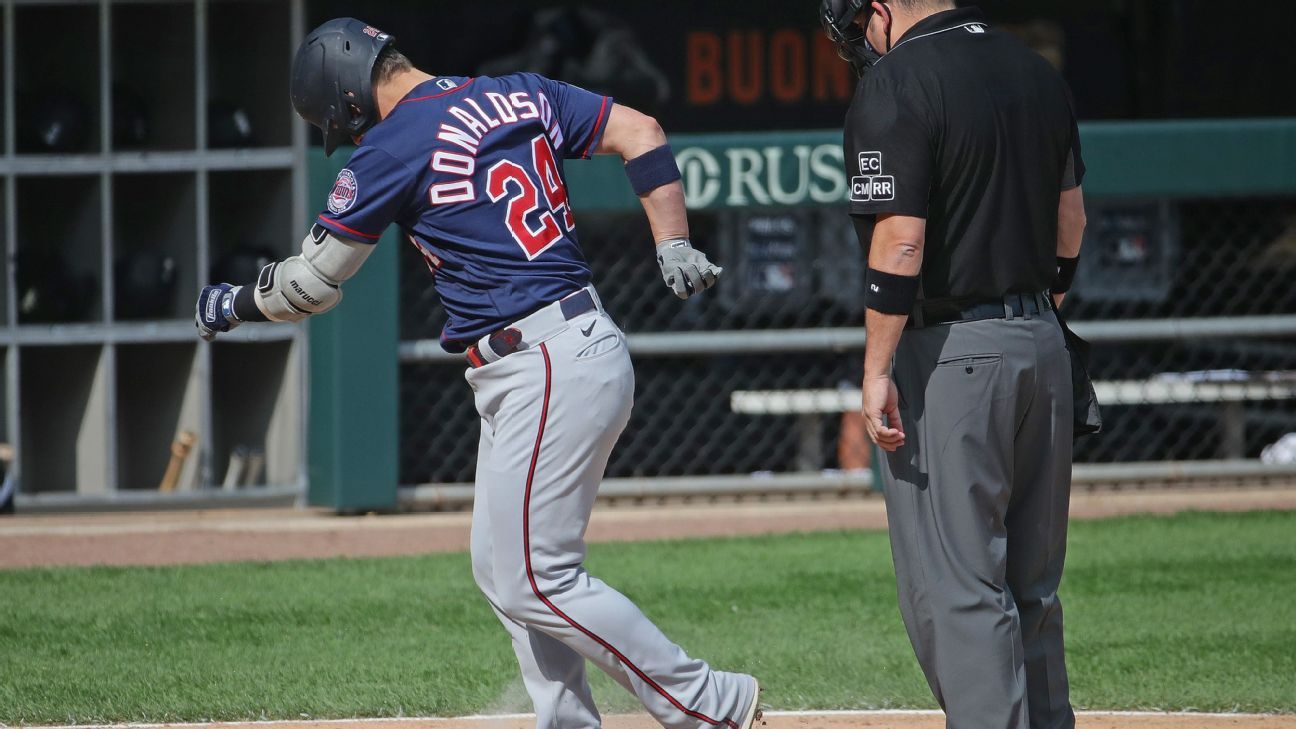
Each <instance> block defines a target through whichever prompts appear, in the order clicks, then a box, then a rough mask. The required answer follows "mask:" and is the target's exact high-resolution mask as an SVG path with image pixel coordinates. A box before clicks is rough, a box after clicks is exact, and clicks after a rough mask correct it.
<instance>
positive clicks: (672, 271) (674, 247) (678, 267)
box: [657, 238, 724, 299]
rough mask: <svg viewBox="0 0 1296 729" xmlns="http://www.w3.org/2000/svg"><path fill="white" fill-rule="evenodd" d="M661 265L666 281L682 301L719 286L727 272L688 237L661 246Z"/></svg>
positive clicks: (659, 257)
mask: <svg viewBox="0 0 1296 729" xmlns="http://www.w3.org/2000/svg"><path fill="white" fill-rule="evenodd" d="M657 265H658V266H660V267H661V272H662V280H663V281H665V282H666V285H667V286H669V287H671V290H672V291H674V292H675V295H676V296H678V297H680V298H681V299H687V298H688V297H690V296H692V295H693V294H696V293H697V292H699V291H706V290H707V289H709V288H711V287H712V286H715V283H716V280H717V279H719V278H720V273H721V272H722V271H724V269H723V268H721V267H719V266H717V265H715V264H714V263H712V262H711V261H708V260H707V257H706V254H705V253H703V252H702V251H699V250H696V249H694V248H693V246H692V245H691V244H689V242H688V238H671V239H670V240H664V241H662V242H661V243H658V244H657Z"/></svg>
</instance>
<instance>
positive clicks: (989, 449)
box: [821, 0, 1084, 729]
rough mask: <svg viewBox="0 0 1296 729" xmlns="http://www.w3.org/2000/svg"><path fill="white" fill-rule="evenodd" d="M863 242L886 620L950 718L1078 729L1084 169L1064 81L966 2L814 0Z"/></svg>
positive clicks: (1009, 726) (867, 390)
mask: <svg viewBox="0 0 1296 729" xmlns="http://www.w3.org/2000/svg"><path fill="white" fill-rule="evenodd" d="M821 19H822V21H823V23H824V26H825V29H826V30H827V32H828V34H829V36H830V37H831V38H832V39H833V40H834V41H835V42H836V43H837V45H838V49H839V51H840V52H841V54H842V55H843V57H845V58H846V59H847V60H849V61H851V63H852V65H854V66H855V68H856V70H857V71H858V72H859V73H860V74H861V76H862V78H861V79H860V82H859V84H858V86H857V87H856V90H855V98H854V101H853V102H852V104H851V107H850V110H849V112H848V114H847V118H846V130H845V150H846V166H847V175H848V177H850V178H851V192H850V213H851V215H852V217H853V218H854V220H855V223H856V228H857V230H858V232H859V234H860V240H861V242H862V244H863V245H864V246H865V248H866V249H867V251H868V253H867V255H868V265H869V270H868V274H867V290H866V292H865V301H866V305H867V309H868V310H867V313H866V324H867V328H868V344H867V348H866V351H865V356H864V385H863V386H864V407H863V415H864V418H865V420H866V423H867V428H868V431H869V435H870V437H871V438H872V440H873V441H874V442H875V443H877V444H878V446H879V447H881V448H882V449H883V450H884V451H886V459H885V463H884V465H883V468H882V472H883V480H884V486H885V490H886V505H887V515H888V520H889V523H890V531H891V551H892V556H893V558H894V560H895V569H896V583H897V587H898V595H899V602H900V612H901V614H902V615H903V617H904V623H905V627H906V629H907V630H908V632H909V639H910V641H911V642H912V644H913V647H914V651H915V653H917V656H918V662H919V663H920V664H921V665H922V669H923V673H924V674H925V675H926V677H927V681H928V683H929V684H930V685H931V689H932V693H933V694H935V696H936V700H937V701H938V702H940V705H941V707H942V708H943V709H944V710H945V713H946V716H947V725H948V726H949V727H951V728H952V729H958V728H961V727H966V728H968V729H973V728H975V729H1025V727H1028V726H1029V727H1032V729H1045V728H1046V727H1047V728H1049V729H1053V728H1058V727H1061V728H1069V727H1073V726H1074V725H1075V715H1074V713H1073V712H1072V710H1071V705H1070V701H1069V700H1068V698H1067V675H1066V663H1065V660H1064V658H1063V643H1062V606H1061V603H1060V602H1059V600H1058V594H1057V590H1058V582H1059V581H1060V579H1061V576H1062V562H1063V556H1064V553H1065V550H1066V530H1067V503H1068V496H1069V492H1070V485H1071V437H1072V391H1071V369H1070V361H1069V356H1068V354H1067V351H1066V349H1065V345H1064V343H1063V337H1062V332H1061V330H1060V328H1059V324H1058V320H1057V318H1056V316H1055V315H1054V313H1053V306H1055V305H1057V304H1060V303H1061V299H1062V296H1063V294H1064V292H1065V291H1066V290H1067V288H1068V287H1069V285H1070V279H1071V278H1072V276H1074V273H1075V264H1076V257H1077V256H1078V254H1079V251H1080V240H1081V234H1082V232H1083V230H1084V206H1083V199H1082V194H1081V191H1080V182H1081V180H1082V178H1083V176H1084V165H1083V163H1082V162H1081V159H1080V146H1079V138H1078V133H1077V130H1076V123H1075V115H1074V113H1073V111H1072V108H1071V103H1070V97H1069V94H1068V92H1067V89H1066V87H1065V84H1064V83H1063V81H1062V79H1061V77H1060V76H1059V75H1058V74H1057V72H1056V71H1055V70H1054V69H1053V68H1052V67H1051V66H1050V65H1049V64H1048V63H1047V62H1046V61H1045V60H1044V59H1043V58H1041V57H1039V56H1038V55H1036V54H1035V53H1033V52H1032V51H1030V50H1029V49H1028V48H1026V46H1024V45H1022V44H1021V43H1020V42H1018V41H1017V40H1015V39H1014V38H1012V37H1010V36H1008V35H1006V34H1004V33H1000V32H997V31H995V30H992V29H991V28H989V27H988V26H987V25H986V24H985V22H984V21H983V19H982V15H981V14H980V12H979V11H978V10H976V9H975V8H963V9H955V8H954V3H953V2H948V1H946V2H940V1H938V0H892V1H891V2H871V3H870V2H867V1H866V0H824V1H823V6H822V8H821Z"/></svg>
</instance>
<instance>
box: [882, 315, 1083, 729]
mask: <svg viewBox="0 0 1296 729" xmlns="http://www.w3.org/2000/svg"><path fill="white" fill-rule="evenodd" d="M1070 378H1071V365H1070V360H1069V359H1068V356H1067V352H1066V350H1065V349H1064V345H1063V342H1062V334H1061V332H1060V330H1059V329H1058V324H1057V320H1056V319H1055V317H1054V315H1053V314H1052V313H1051V312H1049V313H1046V314H1044V315H1041V316H1037V317H1035V318H1031V319H1012V320H1003V319H992V320H987V321H976V322H967V323H960V324H951V325H947V326H936V327H930V328H927V329H916V330H907V331H905V333H904V335H903V337H902V338H901V340H900V345H899V347H898V349H897V352H896V358H895V381H896V387H897V388H898V389H899V391H900V418H901V422H902V423H903V425H904V430H905V435H906V444H905V445H904V446H903V447H902V448H900V449H898V450H897V451H896V452H895V453H891V454H888V455H887V458H886V462H885V464H884V467H883V469H882V470H883V483H884V487H885V489H886V505H887V520H888V523H889V525H890V533H891V552H892V556H893V557H894V559H895V569H896V582H897V587H898V593H899V600H900V612H901V614H902V615H903V617H904V623H905V628H906V629H907V630H908V631H909V640H910V641H911V642H912V643H913V647H914V651H915V652H916V653H917V655H918V662H919V663H920V664H921V665H922V669H923V673H924V674H926V676H927V682H928V683H929V684H930V685H931V689H932V693H933V694H935V696H936V700H937V701H939V702H940V705H941V708H943V709H945V712H946V715H947V726H949V727H950V728H951V729H1025V728H1026V727H1027V726H1029V727H1031V729H1064V728H1065V729H1069V728H1070V727H1073V726H1074V725H1075V715H1074V714H1073V712H1072V711H1071V705H1070V702H1069V700H1068V698H1067V675H1066V663H1065V661H1064V659H1063V645H1062V604H1061V603H1060V602H1059V601H1058V594H1057V590H1058V582H1059V581H1060V580H1061V578H1062V561H1063V557H1064V555H1065V552H1066V532H1067V509H1068V497H1069V494H1070V488H1071V427H1072V426H1071V403H1072V398H1071V379H1070Z"/></svg>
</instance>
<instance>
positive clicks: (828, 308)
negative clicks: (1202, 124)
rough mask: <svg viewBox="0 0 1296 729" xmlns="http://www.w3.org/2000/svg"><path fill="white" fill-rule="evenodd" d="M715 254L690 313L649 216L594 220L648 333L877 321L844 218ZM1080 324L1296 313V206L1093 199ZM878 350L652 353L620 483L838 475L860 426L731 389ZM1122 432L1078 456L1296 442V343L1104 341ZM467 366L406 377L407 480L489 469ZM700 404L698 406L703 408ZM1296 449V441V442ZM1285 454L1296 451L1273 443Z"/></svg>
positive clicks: (588, 228) (1150, 455)
mask: <svg viewBox="0 0 1296 729" xmlns="http://www.w3.org/2000/svg"><path fill="white" fill-rule="evenodd" d="M691 223H692V228H693V240H694V243H695V245H696V246H697V247H699V248H701V249H702V250H705V251H707V252H708V253H709V254H712V257H713V258H714V259H715V260H717V261H719V262H720V263H721V264H722V265H724V266H725V268H726V272H725V277H724V280H723V281H722V284H721V286H720V287H718V288H717V289H715V290H714V291H712V292H709V293H708V294H707V295H705V296H702V297H698V298H695V299H692V300H689V301H687V302H681V301H679V300H677V299H675V298H674V297H673V296H671V295H670V293H669V292H668V291H667V290H666V288H665V287H664V285H663V284H662V282H661V280H660V275H659V273H658V270H657V266H656V263H655V261H654V259H653V255H652V249H651V240H650V237H649V232H648V228H647V223H646V222H645V220H644V218H643V216H642V215H641V214H638V213H633V214H632V213H617V214H590V215H583V216H581V217H580V235H581V240H582V244H583V247H584V249H585V251H586V253H587V255H588V257H589V262H590V265H591V267H592V268H593V270H594V281H595V284H596V285H597V286H598V289H599V293H600V295H601V296H602V298H603V301H604V304H605V306H606V308H607V309H608V311H609V313H610V314H611V315H612V317H613V318H614V319H615V320H616V321H617V322H618V323H620V325H621V326H622V328H623V329H625V331H626V332H627V333H628V334H631V335H632V337H633V335H635V334H640V333H653V332H695V333H702V332H707V331H720V330H737V331H745V332H753V333H756V332H760V331H763V330H788V329H823V328H837V327H859V326H860V325H861V324H862V321H863V309H862V303H861V288H862V286H861V282H862V279H863V270H864V265H863V261H862V260H861V255H860V251H859V246H858V244H857V243H856V242H855V234H854V231H853V230H852V229H851V226H850V224H849V221H848V220H847V219H846V217H845V216H844V215H843V214H842V213H841V212H840V211H837V210H832V209H825V208H818V209H804V210H800V209H795V210H780V211H738V212H732V211H726V212H708V213H698V214H694V215H693V216H692V218H691ZM1085 245H1086V248H1085V253H1084V256H1083V257H1082V268H1081V271H1080V273H1079V276H1078V278H1077V284H1076V286H1075V292H1074V294H1072V296H1071V297H1070V299H1069V301H1068V305H1067V313H1068V315H1069V318H1070V320H1071V321H1072V322H1073V323H1074V322H1081V323H1083V322H1095V321H1103V322H1112V323H1121V322H1137V321H1140V320H1152V319H1203V318H1213V317H1243V316H1260V315H1265V316H1267V315H1280V314H1296V285H1294V283H1296V199H1291V198H1281V199H1235V200H1176V201H1164V200H1150V201H1129V200H1112V201H1101V200H1095V201H1091V205H1090V225H1089V236H1088V238H1087V240H1086V244H1085ZM400 285H401V304H402V311H401V338H402V340H422V339H435V338H436V337H437V335H438V334H439V332H440V329H441V325H442V323H443V320H444V317H443V314H442V312H441V310H440V307H439V306H438V305H437V303H436V296H435V293H434V291H433V289H432V286H431V280H430V277H429V274H428V272H427V269H426V268H425V266H424V264H423V262H422V258H421V256H420V255H419V254H418V252H417V251H415V250H414V249H413V248H412V247H409V248H408V250H405V251H403V252H402V261H401V283H400ZM860 356H861V353H860V352H859V351H833V350H823V351H807V352H795V353H776V354H772V353H751V352H747V353H744V352H741V351H737V352H729V353H724V354H714V355H708V356H689V357H684V356H644V355H636V357H635V374H636V398H635V400H636V406H635V409H634V413H633V415H632V417H631V420H630V424H629V426H628V428H627V430H626V432H625V434H624V435H623V436H622V438H621V441H620V443H619V444H618V446H617V449H616V450H615V451H614V453H613V455H612V460H611V463H610V465H609V469H608V475H609V476H612V477H665V476H710V475H733V474H753V473H767V472H769V473H788V472H800V471H807V470H819V469H835V468H838V467H839V465H840V464H839V463H838V460H837V452H838V442H839V438H840V436H841V432H840V431H841V416H840V415H837V414H835V413H823V414H821V415H817V416H810V417H807V416H797V415H781V414H745V413H738V412H734V411H733V409H732V408H731V398H730V396H731V394H732V393H734V392H735V391H749V390H787V391H799V390H832V389H838V388H853V387H857V386H858V384H857V383H858V378H859V364H858V363H859V359H860ZM1092 360H1093V361H1092V369H1093V373H1092V374H1093V377H1094V379H1095V380H1097V381H1099V382H1102V383H1107V384H1106V386H1105V387H1106V388H1107V391H1108V392H1110V393H1111V395H1110V396H1109V397H1108V398H1107V402H1106V404H1105V407H1104V412H1103V415H1104V420H1105V432H1104V433H1103V434H1101V435H1099V436H1096V437H1091V438H1086V439H1083V440H1081V441H1080V442H1079V444H1078V448H1077V451H1076V460H1077V462H1078V463H1122V462H1137V461H1182V460H1207V459H1221V458H1228V459H1236V458H1245V459H1257V458H1260V457H1261V455H1262V451H1264V450H1265V449H1266V447H1269V446H1271V445H1272V444H1274V443H1275V442H1276V441H1278V440H1279V439H1280V438H1282V437H1283V436H1284V435H1285V434H1288V433H1293V432H1296V406H1294V401H1293V400H1291V399H1288V398H1289V397H1293V396H1296V395H1293V394H1292V393H1293V391H1296V381H1293V380H1292V378H1293V377H1296V340H1293V339H1292V338H1291V337H1285V338H1283V337H1242V336H1237V337H1233V336H1230V337H1226V338H1225V337H1187V338H1184V337H1180V338H1174V339H1167V340H1158V341H1111V342H1107V341H1098V342H1096V344H1095V347H1094V352H1093V357H1092ZM463 370H464V365H463V364H462V363H460V362H458V361H455V362H453V363H446V362H443V361H432V362H428V361H409V362H406V363H404V364H403V365H402V367H401V383H400V387H401V414H400V418H401V432H402V434H403V442H402V443H401V481H402V483H406V484H428V483H463V482H469V481H471V480H472V477H473V469H474V461H475V457H476V443H477V434H478V419H477V416H476V412H475V411H474V409H473V405H472V399H471V390H470V389H469V388H468V386H467V385H466V384H465V383H464V381H463ZM684 404H686V406H685V405H684ZM1293 437H1294V438H1296V436H1293ZM1265 457H1266V458H1278V459H1282V458H1293V457H1294V456H1293V455H1292V454H1287V455H1285V456H1284V455H1283V454H1282V453H1276V451H1275V449H1273V448H1270V449H1269V451H1268V453H1267V454H1266V456H1265Z"/></svg>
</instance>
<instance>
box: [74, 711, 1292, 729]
mask: <svg viewBox="0 0 1296 729" xmlns="http://www.w3.org/2000/svg"><path fill="white" fill-rule="evenodd" d="M117 726H120V727H121V728H122V729H127V727H129V728H130V729H143V728H144V727H148V728H149V729H161V727H175V728H176V729H179V728H180V727H185V728H186V729H189V728H191V727H192V728H200V729H533V727H535V718H534V717H532V716H528V715H509V716H499V717H487V716H479V717H464V718H454V719H390V720H388V719H358V720H353V721H348V720H336V721H276V722H247V723H217V724H167V725H163V724H147V725H140V724H129V725H117ZM603 726H604V727H605V728H606V729H657V727H659V726H660V725H659V724H657V722H655V721H653V720H652V719H651V718H649V717H648V716H647V715H646V714H625V715H615V716H606V717H604V721H603ZM757 726H758V729H859V728H861V727H862V728H865V729H867V728H869V727H876V728H878V729H881V728H882V727H887V728H888V729H943V728H944V726H945V717H944V715H943V714H941V713H939V712H931V711H876V712H869V711H860V712H854V711H829V712H821V713H815V712H771V713H770V714H769V715H767V716H766V717H765V720H764V722H763V724H758V725H757ZM1076 727H1077V729H1296V715H1270V714H1185V713H1176V714H1157V713H1137V712H1111V713H1108V712H1081V713H1079V714H1078V715H1077V717H1076ZM53 729H106V728H105V727H93V728H91V727H62V728H53Z"/></svg>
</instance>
